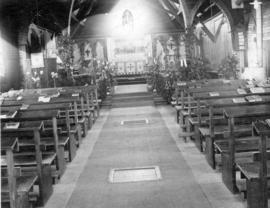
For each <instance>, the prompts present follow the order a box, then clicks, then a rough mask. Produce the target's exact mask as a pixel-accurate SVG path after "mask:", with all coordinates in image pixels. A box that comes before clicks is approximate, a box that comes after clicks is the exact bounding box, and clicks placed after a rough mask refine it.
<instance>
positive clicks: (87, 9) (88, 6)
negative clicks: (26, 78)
mask: <svg viewBox="0 0 270 208" xmlns="http://www.w3.org/2000/svg"><path fill="white" fill-rule="evenodd" d="M72 1H74V7H73V9H72V11H73V13H72V14H73V15H72V24H76V23H79V22H80V21H82V20H84V19H85V18H87V17H89V16H91V15H97V14H104V13H108V12H109V11H110V10H111V9H112V8H113V7H114V5H116V4H117V3H118V1H119V0H0V18H1V20H3V21H4V20H6V19H12V20H14V21H16V22H20V23H24V24H30V23H35V24H37V25H39V26H41V27H44V28H47V29H49V30H52V31H54V32H56V33H60V32H61V31H62V30H63V29H64V28H66V27H67V25H68V17H69V11H70V5H71V2H72ZM130 1H135V0H130ZM148 1H153V3H154V4H157V6H158V7H160V8H162V9H163V10H164V12H166V13H167V15H168V16H169V17H170V18H171V20H172V21H174V22H175V23H177V24H178V25H179V26H181V27H183V28H184V27H186V26H187V22H188V21H190V23H189V25H190V24H192V23H194V17H195V20H196V18H197V17H196V14H197V13H202V16H201V18H202V19H203V20H205V19H207V18H209V17H211V16H213V15H215V14H216V13H218V12H220V9H219V7H217V6H216V3H217V2H221V3H222V4H224V5H225V6H227V7H228V8H229V7H231V6H230V5H231V0H148ZM243 1H244V2H248V3H247V4H249V2H251V1H252V0H243ZM233 12H234V13H237V12H236V11H232V13H233ZM233 18H234V16H233ZM235 18H237V14H236V15H235Z"/></svg>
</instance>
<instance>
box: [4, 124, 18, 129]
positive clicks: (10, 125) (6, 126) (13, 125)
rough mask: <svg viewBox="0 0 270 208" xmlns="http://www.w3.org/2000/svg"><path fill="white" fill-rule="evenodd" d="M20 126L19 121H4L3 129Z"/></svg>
mask: <svg viewBox="0 0 270 208" xmlns="http://www.w3.org/2000/svg"><path fill="white" fill-rule="evenodd" d="M19 126H20V122H12V123H6V124H5V127H4V128H5V129H18V128H19Z"/></svg>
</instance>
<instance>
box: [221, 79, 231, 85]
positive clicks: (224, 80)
mask: <svg viewBox="0 0 270 208" xmlns="http://www.w3.org/2000/svg"><path fill="white" fill-rule="evenodd" d="M223 84H231V80H229V79H223Z"/></svg>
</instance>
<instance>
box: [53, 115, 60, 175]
mask: <svg viewBox="0 0 270 208" xmlns="http://www.w3.org/2000/svg"><path fill="white" fill-rule="evenodd" d="M52 122H53V138H54V149H55V153H56V157H57V160H56V161H57V162H56V166H57V169H58V170H60V167H61V164H60V161H59V158H60V157H59V147H58V145H59V142H58V132H57V120H56V117H53V119H52Z"/></svg>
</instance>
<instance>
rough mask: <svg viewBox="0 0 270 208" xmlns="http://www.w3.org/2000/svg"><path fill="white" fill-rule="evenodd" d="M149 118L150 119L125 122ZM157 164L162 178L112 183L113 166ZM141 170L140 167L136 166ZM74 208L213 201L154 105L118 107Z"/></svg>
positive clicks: (166, 207)
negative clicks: (201, 187)
mask: <svg viewBox="0 0 270 208" xmlns="http://www.w3.org/2000/svg"><path fill="white" fill-rule="evenodd" d="M145 118H147V119H148V123H147V124H144V125H142V124H139V125H136V122H134V125H121V121H123V120H140V119H145ZM138 167H158V168H159V171H160V174H161V177H160V178H159V179H158V180H149V181H141V182H124V183H111V181H110V173H111V171H112V170H115V169H118V168H123V169H128V170H130V169H132V168H135V169H136V168H138ZM137 172H138V171H137ZM67 207H69V208H74V207H76V208H86V207H87V208H89V207H91V208H92V207H93V208H95V207H96V208H111V207H112V208H132V207H134V208H140V207H141V208H147V207H149V208H159V207H160V208H174V207H177V208H179V207H181V208H182V207H183V208H189V207H194V208H195V207H200V208H204V207H205V208H209V207H211V205H210V204H209V202H208V200H207V199H206V197H205V196H204V194H203V192H202V190H201V189H200V186H199V185H198V184H197V183H196V182H195V179H194V177H193V175H192V172H191V170H190V169H189V167H188V166H187V164H186V163H185V160H184V158H183V156H182V155H181V152H179V150H178V149H177V147H176V144H175V142H174V141H173V139H172V137H171V135H170V133H169V131H168V129H167V127H166V126H165V124H164V121H163V120H162V118H161V115H160V114H159V112H158V111H157V110H156V109H155V108H154V107H140V108H125V109H113V110H112V111H111V113H110V115H109V117H108V120H107V122H106V123H105V125H104V127H103V129H102V132H101V134H100V137H99V139H98V141H97V143H96V146H95V147H94V150H93V153H92V155H91V156H90V158H88V161H87V163H86V166H85V169H84V171H83V172H82V174H81V176H80V178H79V180H78V183H77V186H76V188H75V190H74V192H73V194H72V196H71V198H70V200H69V202H68V206H67Z"/></svg>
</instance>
